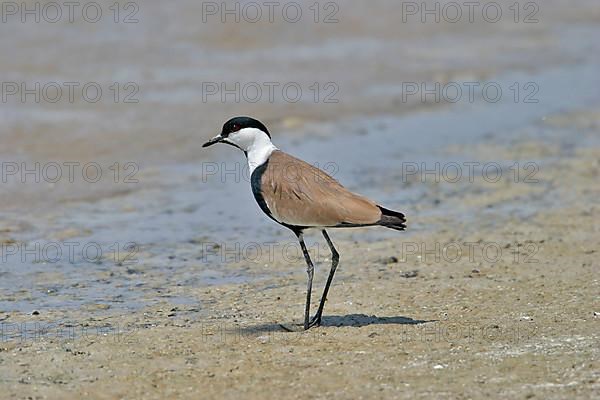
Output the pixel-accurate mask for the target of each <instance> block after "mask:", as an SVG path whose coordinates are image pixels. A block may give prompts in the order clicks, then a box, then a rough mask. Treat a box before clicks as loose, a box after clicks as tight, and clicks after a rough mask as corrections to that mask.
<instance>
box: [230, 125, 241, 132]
mask: <svg viewBox="0 0 600 400" xmlns="http://www.w3.org/2000/svg"><path fill="white" fill-rule="evenodd" d="M239 130H240V125H239V124H233V128H232V129H231V131H232V132H237V131H239Z"/></svg>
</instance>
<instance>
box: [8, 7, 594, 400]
mask: <svg viewBox="0 0 600 400" xmlns="http://www.w3.org/2000/svg"><path fill="white" fill-rule="evenodd" d="M102 4H104V3H102ZM148 4H149V6H148V7H150V8H146V9H145V10H146V12H145V13H144V14H143V15H141V16H140V18H141V20H142V21H145V23H139V24H136V25H135V26H124V25H118V26H117V27H116V28H115V29H114V30H112V28H114V27H111V30H107V29H105V28H107V27H106V26H105V25H98V26H96V27H95V28H94V29H95V30H94V29H92V28H90V27H89V26H87V25H85V24H79V25H75V26H70V25H67V26H63V25H60V26H56V27H48V26H44V25H35V26H30V25H27V26H21V25H4V26H0V29H2V30H7V29H14V30H16V31H18V32H19V33H20V36H19V40H18V50H19V51H16V52H15V51H13V52H12V53H13V55H14V56H13V57H11V58H2V60H1V61H0V68H1V70H2V71H4V72H6V73H7V76H9V77H10V79H12V80H19V79H26V80H29V81H39V80H42V81H44V80H45V81H48V80H64V81H68V80H77V79H79V80H83V81H90V80H96V81H99V82H102V84H103V85H105V84H106V82H110V81H111V80H114V77H115V76H118V77H119V80H120V81H123V82H125V81H135V82H138V83H139V85H140V89H141V91H140V96H139V97H140V103H139V104H137V105H135V106H134V105H126V104H110V103H108V104H96V105H91V104H76V105H72V104H57V105H49V104H40V105H37V104H25V105H23V104H3V110H2V114H1V115H2V118H3V125H2V126H1V127H0V138H1V139H2V148H0V155H1V156H2V161H10V162H21V161H27V162H32V161H33V162H36V161H37V162H41V163H44V162H52V161H57V162H64V161H77V162H80V163H86V162H97V163H99V164H100V165H101V166H102V168H103V169H104V171H105V172H106V173H107V174H108V175H106V176H107V178H105V179H104V180H102V181H100V182H99V183H97V184H88V183H87V182H83V181H81V180H79V181H77V182H75V183H73V184H71V183H65V182H64V181H62V182H60V183H59V184H56V185H52V184H48V183H47V182H42V183H41V184H26V185H20V184H19V183H18V182H12V183H9V184H3V186H2V189H3V190H2V192H1V200H2V203H3V207H2V210H1V214H0V217H1V219H0V222H1V223H0V245H2V246H3V247H2V250H3V251H4V254H3V256H5V255H6V250H7V249H12V248H13V247H10V246H14V245H15V244H21V245H22V244H27V245H29V246H35V244H41V245H44V244H47V243H62V244H64V243H66V242H69V241H74V242H76V243H78V245H79V246H80V247H79V248H81V246H83V245H85V244H86V243H87V244H90V243H94V244H97V245H99V246H101V248H102V250H104V252H105V254H103V256H102V257H100V258H99V259H97V260H94V261H90V260H89V259H85V258H84V257H82V255H81V254H80V253H79V252H77V253H76V254H75V256H74V259H72V260H71V259H68V258H67V257H66V256H65V255H63V256H62V257H59V260H58V261H57V262H47V261H48V260H44V259H42V260H35V259H32V258H31V257H30V258H27V259H26V260H25V261H23V260H21V259H20V257H21V254H20V253H19V252H17V254H15V255H10V256H7V257H8V258H7V259H6V260H5V259H4V258H3V260H2V269H0V282H1V283H0V398H50V399H54V398H56V399H63V398H79V397H84V396H86V397H90V398H99V399H112V398H157V399H158V398H198V397H199V396H202V397H206V398H239V397H240V396H243V397H245V398H250V399H253V398H257V399H258V398H271V397H286V398H306V397H309V398H448V399H450V398H452V399H454V398H490V397H491V398H511V399H513V398H540V399H546V398H550V399H554V398H556V399H562V398H575V399H588V398H596V397H599V395H600V360H599V352H600V350H599V349H600V337H599V334H598V332H599V329H598V327H599V324H600V280H599V278H598V276H599V272H600V268H599V265H598V257H597V256H598V251H600V246H599V244H600V242H599V237H600V235H599V232H598V223H597V222H596V221H598V217H599V216H598V212H599V209H598V201H597V199H598V196H600V187H599V185H598V181H599V180H598V179H599V173H600V161H599V160H600V97H599V96H600V94H599V93H600V92H599V91H598V88H599V87H600V84H599V83H598V78H597V73H596V72H595V71H597V70H598V66H600V60H598V54H600V52H598V51H597V50H598V44H597V43H596V41H595V40H594V38H595V37H597V36H596V33H597V27H596V26H594V24H596V25H597V22H598V21H599V19H600V15H599V14H598V7H597V6H596V5H595V4H594V2H586V1H583V2H581V4H579V5H578V7H573V6H567V5H563V4H562V3H560V2H557V1H548V2H544V3H543V7H542V9H541V10H542V13H541V14H540V21H541V22H540V23H539V24H533V25H529V26H522V25H517V26H515V24H507V23H501V24H497V25H490V24H474V25H463V24H450V25H449V24H439V25H434V26H430V25H423V24H398V16H397V15H396V14H394V13H391V12H389V7H390V4H389V3H386V2H375V3H374V4H373V5H371V6H369V7H366V6H364V5H362V6H361V5H360V3H356V4H354V6H353V7H347V8H344V7H342V9H341V10H340V12H341V14H340V23H339V24H335V26H324V25H319V26H318V27H317V29H309V30H307V29H306V26H305V24H301V25H299V26H297V27H292V28H290V27H289V24H274V25H272V26H271V25H269V26H268V27H267V28H269V29H265V27H264V26H262V25H261V24H258V25H252V26H250V27H248V26H246V27H245V29H249V31H246V30H240V29H237V28H236V27H235V26H234V27H232V26H231V25H223V24H219V23H214V22H213V23H208V24H195V23H193V22H194V21H193V20H194V18H195V16H197V15H198V7H199V6H198V5H197V4H195V3H193V2H182V3H181V5H180V6H178V7H172V6H168V5H166V3H160V2H149V3H148ZM503 4H504V3H503ZM365 7H366V8H365ZM142 11H144V7H142ZM159 11H160V12H159ZM367 13H371V15H377V16H379V18H378V19H377V21H376V22H375V21H373V20H368V19H365V18H361V16H362V15H365V14H367ZM144 18H145V19H144ZM165 18H166V20H165ZM165 21H167V22H168V21H178V22H179V23H177V24H172V23H171V24H166V23H165ZM163 23H165V26H167V27H168V29H165V30H162V29H157V27H158V26H160V27H162V26H163ZM267 32H277V33H279V34H278V35H270V34H267ZM300 32H305V33H303V34H302V35H301V34H300ZM73 33H75V34H73ZM84 33H85V35H84ZM159 33H160V34H159ZM40 34H43V35H47V36H45V37H47V38H49V39H48V40H49V41H52V40H51V39H60V40H57V41H56V42H57V43H61V44H60V45H58V44H57V45H56V46H54V47H49V46H48V44H47V43H46V41H45V40H44V41H41V40H40ZM2 37H3V38H6V37H7V36H6V35H2ZM11 37H12V36H11ZM123 37H127V40H126V41H124V39H123ZM207 38H209V39H207ZM248 38H252V40H247V39H248ZM118 44H125V46H124V47H119V46H117V45H118ZM73 46H74V47H73ZM0 48H1V49H3V51H4V50H6V51H8V50H9V49H13V48H14V41H13V40H10V41H9V40H8V39H3V40H0ZM73 49H79V53H72V51H73ZM92 49H93V51H92ZM359 50H360V51H359ZM32 53H34V54H37V58H36V59H35V60H37V61H36V62H35V63H34V62H32V61H31V57H32V55H31V54H32ZM74 57H75V58H76V59H77V61H78V62H77V63H75V62H74V61H75V58H74ZM340 60H346V61H347V62H344V65H345V67H347V68H343V69H340V68H339V63H340ZM350 60H352V62H349V61H350ZM374 60H377V61H374ZM217 61H218V62H217ZM234 61H235V62H234ZM315 62H316V64H315ZM265 63H267V64H268V63H271V64H277V65H280V67H278V68H277V70H276V71H275V70H271V69H268V70H265V69H264V68H263V65H265ZM492 65H493V66H494V67H493V68H492V67H491V66H492ZM199 71H202V73H200V72H199ZM284 71H285V72H284ZM328 71H329V72H328ZM315 76H317V77H318V79H319V80H320V81H323V82H325V81H335V82H337V83H338V84H339V86H340V88H341V89H342V90H341V92H340V95H339V97H340V103H338V104H327V105H324V104H314V103H311V102H310V101H307V102H300V103H298V104H290V103H285V102H278V103H276V104H262V103H259V104H248V103H243V102H242V103H240V104H235V103H234V104H221V103H220V102H218V101H217V102H209V103H203V102H202V99H201V96H197V95H194V93H197V92H198V90H199V89H200V87H201V83H202V82H203V81H206V80H227V81H235V80H242V81H252V80H259V81H260V80H261V79H262V80H263V81H264V80H267V78H268V79H269V80H272V79H275V80H280V81H298V82H301V83H302V84H303V85H304V86H308V85H310V84H311V83H312V81H314V77H315ZM399 77H400V78H399ZM7 79H8V78H7ZM421 80H424V81H441V82H450V81H453V80H457V81H468V80H477V81H488V80H489V81H494V82H499V83H500V84H501V85H502V86H503V87H504V88H508V87H509V86H510V85H511V83H512V82H515V81H516V82H519V83H521V84H524V83H526V82H535V83H536V84H537V85H538V86H539V88H540V92H539V95H538V98H539V103H537V104H523V103H518V104H515V103H514V102H511V101H507V100H506V99H504V101H502V102H499V103H498V104H492V103H489V102H485V101H481V99H478V100H477V101H475V102H474V103H473V104H470V103H465V102H460V103H459V104H454V105H452V104H435V103H434V104H430V103H427V102H426V103H421V102H418V101H417V102H415V103H414V104H405V103H402V102H401V101H400V100H399V96H400V95H399V92H398V89H397V85H398V82H399V81H404V82H406V81H421ZM237 113H243V114H254V115H257V116H260V118H261V119H264V120H265V121H266V122H267V123H268V124H269V126H270V127H271V129H272V131H273V132H278V133H277V135H276V136H277V140H276V141H277V144H278V145H280V147H281V148H283V149H285V150H289V151H290V152H292V153H293V154H296V155H298V156H301V157H303V158H305V159H307V160H309V161H311V162H315V163H319V165H320V166H328V167H332V168H333V170H329V171H330V172H332V171H333V172H335V176H336V178H339V179H340V181H341V182H342V183H344V184H346V185H348V187H350V188H351V189H353V190H357V191H359V192H361V193H363V194H365V195H368V196H371V197H373V198H376V199H377V200H378V201H380V202H381V203H383V204H384V205H386V206H389V207H390V208H395V209H399V210H402V211H404V212H405V213H406V214H407V215H408V217H409V223H410V225H409V227H410V229H409V230H408V231H407V232H405V233H398V232H393V231H388V230H383V229H380V230H374V229H371V230H369V229H360V230H347V231H333V232H331V234H332V238H333V240H334V242H335V243H336V245H337V246H338V249H339V250H340V253H341V254H342V258H341V263H340V268H339V270H338V271H339V272H338V274H337V276H336V279H335V281H334V285H333V287H332V289H331V292H330V295H329V298H328V301H327V305H326V308H325V313H324V318H323V326H322V327H319V328H315V329H312V330H310V331H308V332H286V331H285V330H283V329H282V328H281V327H280V324H281V323H284V324H290V323H294V322H298V321H299V320H300V318H301V316H302V312H303V307H304V298H305V279H306V276H305V275H306V274H305V271H304V270H305V266H304V261H303V259H302V257H301V255H300V253H299V251H298V250H299V249H298V246H297V245H296V243H295V240H294V238H293V235H292V234H291V233H289V232H287V231H286V230H285V229H283V228H280V227H278V226H276V225H275V224H273V223H272V222H271V221H269V220H267V219H266V218H265V217H264V216H263V215H261V214H260V211H259V210H258V208H257V207H256V206H255V204H254V202H253V199H252V196H251V194H250V190H249V188H248V182H246V181H245V180H244V177H243V173H242V172H241V171H242V170H241V169H240V170H236V172H235V173H234V175H233V177H232V176H229V177H228V178H226V179H223V178H222V177H221V176H219V175H218V174H217V175H214V174H210V173H209V172H208V171H207V170H206V166H207V165H213V164H211V163H219V162H221V161H222V162H224V163H226V164H225V165H226V166H227V167H229V168H231V167H232V166H235V168H237V167H238V166H240V165H243V164H239V163H240V162H241V161H243V160H242V158H241V157H242V156H241V154H236V153H234V152H233V151H232V150H231V149H216V150H215V151H214V152H203V151H202V150H201V147H200V146H201V144H202V143H203V140H204V139H206V138H207V137H210V136H211V135H212V134H214V130H215V129H217V128H218V126H219V125H220V124H221V123H222V121H223V120H224V119H226V118H227V117H229V116H230V115H231V114H237ZM339 148H344V150H345V151H344V152H341V151H339V150H338V149H339ZM128 161H132V162H134V163H135V164H136V165H137V166H138V167H139V171H137V172H136V174H135V178H136V180H137V183H125V182H124V181H123V176H120V178H119V181H118V182H117V183H115V182H114V181H113V179H112V175H111V172H109V171H111V170H109V169H108V168H109V167H110V166H111V165H113V164H114V163H115V162H119V163H120V165H121V167H123V166H124V164H125V163H126V162H128ZM469 162H478V163H479V166H478V167H476V168H475V170H474V175H473V179H472V180H471V179H469V177H468V176H466V175H464V176H462V177H461V179H458V180H457V181H453V178H452V176H453V175H448V174H451V172H448V174H441V175H442V176H441V177H440V174H439V173H438V174H434V176H431V174H430V175H427V174H426V173H425V172H424V171H422V170H421V171H416V172H415V171H413V173H407V172H408V171H407V170H405V167H406V166H407V165H408V166H410V167H413V166H414V165H417V166H421V163H425V167H426V168H432V166H434V165H435V164H436V163H440V164H441V165H442V166H448V165H450V164H458V165H459V166H461V167H462V169H461V172H462V173H463V174H466V173H467V167H466V164H465V163H469ZM217 165H220V164H217ZM483 165H498V166H500V167H501V171H502V177H501V178H500V179H498V180H494V179H490V176H489V175H485V174H483V173H482V170H481V168H482V166H483ZM240 168H241V167H240ZM411 171H412V170H411ZM436 178H441V179H439V181H436ZM309 240H310V243H309V247H310V249H311V253H312V254H313V258H314V259H315V260H316V262H317V263H318V264H317V267H316V271H317V272H316V282H315V292H314V295H313V296H314V300H313V302H316V301H317V299H318V296H319V295H320V291H321V288H322V287H323V285H324V282H325V279H326V276H327V271H328V269H329V263H330V259H329V257H330V255H329V253H328V250H327V248H326V246H325V245H324V243H322V240H321V239H320V236H319V235H318V233H317V232H313V233H312V234H310V235H309ZM130 243H132V244H134V245H135V247H134V249H133V250H134V251H133V252H132V249H131V248H128V247H127V244H130ZM114 245H116V246H117V249H118V251H117V254H115V251H114V250H115V248H114ZM7 246H8V247H7ZM130 255H131V256H132V257H133V258H131V259H130V258H128V257H129V256H130Z"/></svg>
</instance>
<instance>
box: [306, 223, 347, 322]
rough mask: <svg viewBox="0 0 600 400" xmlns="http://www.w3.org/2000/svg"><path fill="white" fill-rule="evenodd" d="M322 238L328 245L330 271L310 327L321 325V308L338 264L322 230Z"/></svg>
mask: <svg viewBox="0 0 600 400" xmlns="http://www.w3.org/2000/svg"><path fill="white" fill-rule="evenodd" d="M323 236H324V237H325V240H327V244H328V245H329V249H330V250H331V271H329V277H328V278H327V284H325V290H323V296H322V297H321V302H320V303H319V309H318V310H317V314H316V315H315V317H314V318H313V319H312V321H311V322H310V326H315V325H321V317H322V315H323V307H325V301H326V300H327V293H329V286H331V282H332V281H333V275H335V270H336V269H337V266H338V264H339V262H340V255H339V253H338V252H337V250H336V249H335V247H334V245H333V243H332V242H331V239H330V238H329V235H328V234H327V231H326V230H325V229H323Z"/></svg>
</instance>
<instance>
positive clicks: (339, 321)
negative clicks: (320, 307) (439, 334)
mask: <svg viewBox="0 0 600 400" xmlns="http://www.w3.org/2000/svg"><path fill="white" fill-rule="evenodd" d="M436 321H437V320H421V319H413V318H409V317H402V316H396V317H377V316H375V315H371V316H369V315H365V314H348V315H330V316H324V317H323V319H322V320H321V327H345V326H349V327H355V328H360V327H363V326H369V325H421V324H426V323H429V322H436ZM287 326H297V327H298V329H297V330H299V331H301V330H302V325H301V324H300V323H298V322H293V323H290V324H277V323H271V324H260V325H254V326H249V327H244V328H242V331H244V332H245V333H261V332H290V329H289V328H288V327H287Z"/></svg>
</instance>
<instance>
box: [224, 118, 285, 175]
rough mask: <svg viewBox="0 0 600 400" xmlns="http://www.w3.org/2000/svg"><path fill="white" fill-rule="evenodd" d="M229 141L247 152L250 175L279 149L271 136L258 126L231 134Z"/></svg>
mask: <svg viewBox="0 0 600 400" xmlns="http://www.w3.org/2000/svg"><path fill="white" fill-rule="evenodd" d="M228 141H230V142H232V143H234V144H236V145H237V146H238V147H240V148H241V149H242V150H244V151H245V152H246V155H247V157H248V167H249V168H250V175H252V173H253V172H254V170H255V169H256V168H258V167H260V166H261V165H263V164H264V163H265V162H266V161H267V160H268V159H269V157H270V156H271V153H273V151H275V150H277V147H275V146H274V145H273V143H272V142H271V139H270V138H269V136H268V135H267V134H266V133H265V132H263V131H261V130H260V129H256V128H244V129H241V130H239V131H238V132H235V133H232V134H231V135H229V138H228Z"/></svg>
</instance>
